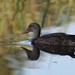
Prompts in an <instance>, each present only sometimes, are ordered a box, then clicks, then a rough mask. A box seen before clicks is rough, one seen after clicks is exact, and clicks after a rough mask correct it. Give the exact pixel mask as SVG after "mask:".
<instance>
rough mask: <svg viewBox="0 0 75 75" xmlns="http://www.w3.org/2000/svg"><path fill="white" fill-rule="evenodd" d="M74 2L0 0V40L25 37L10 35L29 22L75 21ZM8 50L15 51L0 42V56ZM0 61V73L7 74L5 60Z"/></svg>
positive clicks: (60, 22)
mask: <svg viewBox="0 0 75 75" xmlns="http://www.w3.org/2000/svg"><path fill="white" fill-rule="evenodd" d="M74 3H75V0H0V41H10V42H12V41H16V40H17V41H18V40H22V39H24V38H26V37H27V36H23V37H20V38H19V37H17V38H10V37H12V36H13V35H17V34H20V33H21V32H22V31H23V30H24V28H25V27H27V26H28V25H29V24H30V23H31V22H37V23H39V24H40V25H41V27H44V26H51V25H62V24H64V23H68V22H70V21H75V4H74ZM8 36H10V37H9V38H10V40H9V38H8ZM9 50H11V51H10V53H13V50H14V51H15V49H14V48H13V47H12V46H11V48H8V49H7V46H4V45H2V44H0V56H1V55H5V54H6V53H9ZM14 53H15V52H14ZM0 62H1V63H0V65H3V66H2V67H1V66H0V74H1V75H9V74H10V73H9V71H8V69H7V67H6V64H5V63H6V61H5V60H3V59H1V60H0ZM7 72H8V73H7ZM6 73H7V74H6Z"/></svg>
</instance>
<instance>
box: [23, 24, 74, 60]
mask: <svg viewBox="0 0 75 75" xmlns="http://www.w3.org/2000/svg"><path fill="white" fill-rule="evenodd" d="M33 26H34V28H35V29H36V30H35V29H34V31H33V30H32V31H33V32H34V33H35V35H34V38H33V39H32V45H33V51H32V52H31V51H28V50H27V49H26V48H23V47H22V48H23V49H24V50H25V51H26V53H27V55H28V57H29V59H31V60H36V59H38V58H39V55H40V50H42V51H45V52H48V53H51V54H59V55H69V56H71V57H73V58H75V55H74V52H75V35H68V34H65V33H51V34H47V35H43V36H40V26H39V25H38V24H37V23H32V24H30V26H29V27H28V29H27V30H26V31H25V32H24V33H28V32H29V31H28V30H31V29H30V28H32V27H33ZM36 32H39V33H36Z"/></svg>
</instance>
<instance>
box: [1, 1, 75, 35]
mask: <svg viewBox="0 0 75 75" xmlns="http://www.w3.org/2000/svg"><path fill="white" fill-rule="evenodd" d="M74 3H75V1H74V0H0V36H5V35H7V34H17V33H20V32H21V31H22V30H23V29H24V28H25V27H27V25H29V23H31V22H38V23H39V24H41V26H42V27H43V26H50V25H52V24H55V23H58V22H60V20H61V18H62V16H64V15H67V16H72V15H73V16H74V15H75V14H74V13H75V9H74V8H75V4H74ZM64 19H65V18H64ZM68 20H69V18H66V20H65V21H68Z"/></svg>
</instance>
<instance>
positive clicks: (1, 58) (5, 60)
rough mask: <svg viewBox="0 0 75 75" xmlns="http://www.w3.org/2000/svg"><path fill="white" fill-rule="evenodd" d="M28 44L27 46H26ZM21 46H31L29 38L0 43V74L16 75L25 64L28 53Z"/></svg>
mask: <svg viewBox="0 0 75 75" xmlns="http://www.w3.org/2000/svg"><path fill="white" fill-rule="evenodd" d="M25 45H26V46H25ZM21 46H24V47H27V48H31V42H30V41H29V40H26V41H20V42H11V43H0V74H1V75H14V74H13V73H14V71H19V69H20V68H21V67H22V66H23V64H22V63H23V62H24V60H25V59H27V58H26V56H25V55H26V54H25V52H24V50H23V49H21Z"/></svg>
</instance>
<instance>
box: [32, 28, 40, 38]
mask: <svg viewBox="0 0 75 75" xmlns="http://www.w3.org/2000/svg"><path fill="white" fill-rule="evenodd" d="M40 33H41V30H40V29H38V30H34V31H33V39H37V38H39V37H40Z"/></svg>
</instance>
